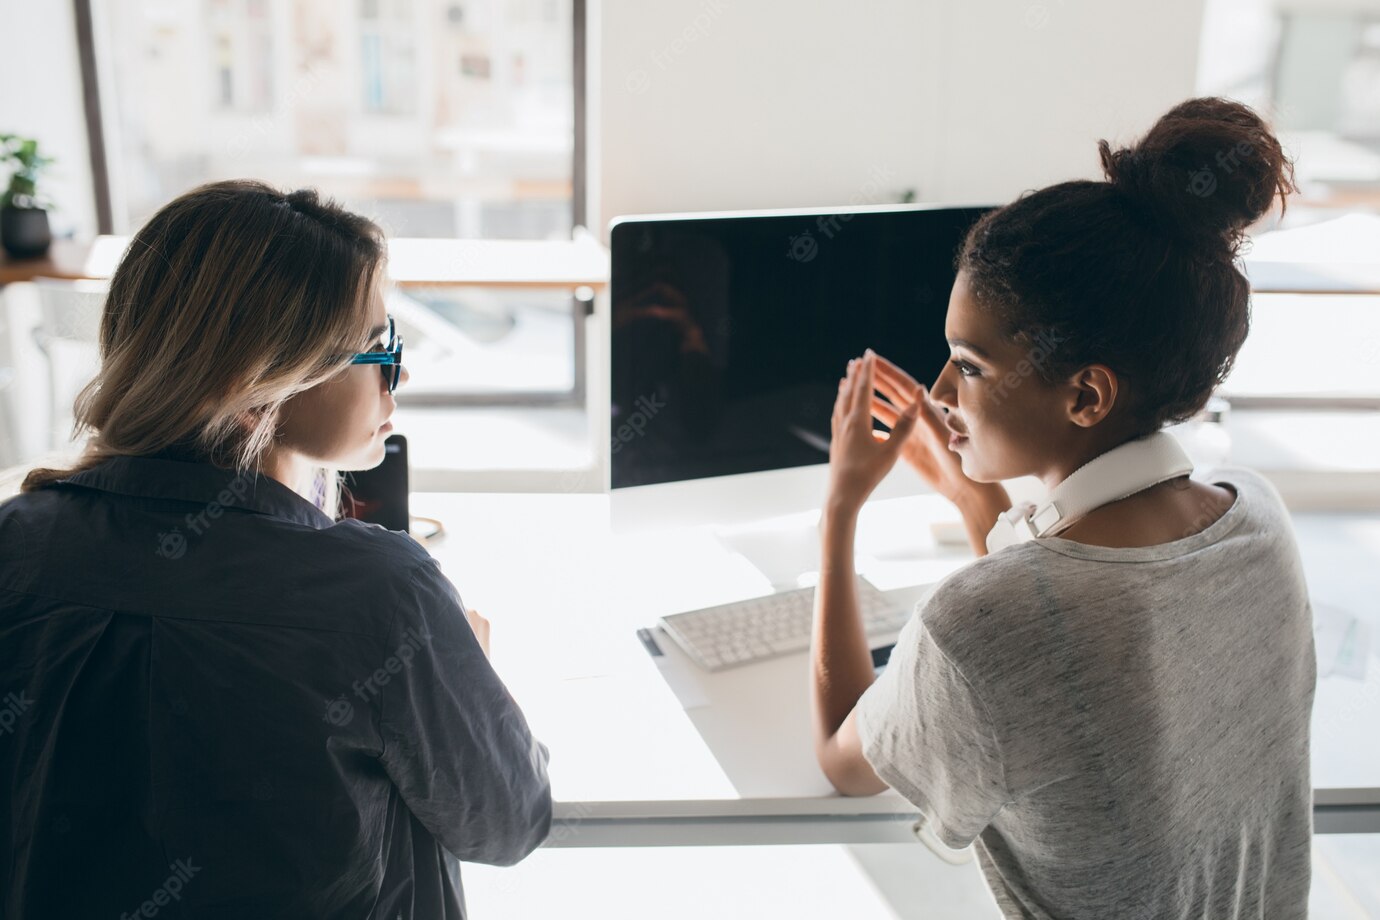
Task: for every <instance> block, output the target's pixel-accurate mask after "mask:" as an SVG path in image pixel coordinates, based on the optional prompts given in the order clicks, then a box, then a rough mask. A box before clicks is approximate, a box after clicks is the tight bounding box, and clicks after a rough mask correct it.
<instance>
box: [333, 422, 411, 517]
mask: <svg viewBox="0 0 1380 920" xmlns="http://www.w3.org/2000/svg"><path fill="white" fill-rule="evenodd" d="M383 450H384V453H383V462H382V463H380V464H379V465H378V466H376V467H374V468H373V469H372V470H356V471H354V472H351V473H346V474H345V476H344V477H343V478H344V488H343V494H342V495H341V502H340V505H341V508H342V510H343V511H344V512H345V517H351V518H357V519H358V520H361V521H367V522H368V523H370V524H380V525H382V526H384V527H387V528H388V529H389V530H401V531H403V532H404V533H406V532H407V530H408V524H409V523H410V514H409V512H408V507H407V438H405V437H403V436H402V435H400V434H390V435H389V436H388V439H387V440H386V441H384V442H383Z"/></svg>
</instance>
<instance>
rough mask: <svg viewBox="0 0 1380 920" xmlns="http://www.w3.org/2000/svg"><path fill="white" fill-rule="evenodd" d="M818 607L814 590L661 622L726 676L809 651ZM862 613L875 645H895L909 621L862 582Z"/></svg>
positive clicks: (694, 657)
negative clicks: (747, 666) (742, 667)
mask: <svg viewBox="0 0 1380 920" xmlns="http://www.w3.org/2000/svg"><path fill="white" fill-rule="evenodd" d="M814 607H815V589H814V588H800V589H798V590H795V591H782V592H781V593H779V594H768V595H767V596H766V597H754V598H752V599H751V600H746V601H738V602H736V603H733V604H723V605H720V606H718V607H705V608H703V609H702V610H690V611H687V612H685V613H676V614H672V615H671V616H667V617H662V618H661V620H660V626H661V628H662V629H663V630H665V631H666V633H667V634H668V635H669V636H670V637H671V638H672V639H674V640H675V642H676V644H677V645H679V646H680V647H681V648H682V649H684V650H685V654H687V655H689V656H690V658H691V659H692V660H693V661H694V662H695V663H696V664H698V665H699V666H700V667H702V668H704V669H705V670H707V671H722V670H723V669H724V668H731V667H736V666H738V665H745V664H751V663H753V662H755V661H761V660H763V659H764V658H775V657H777V656H778V655H789V654H790V653H792V652H800V651H804V650H805V649H807V648H809V647H810V629H811V626H812V624H813V620H814ZM858 609H859V611H860V612H861V614H862V621H863V631H864V632H865V633H866V634H867V637H868V639H869V641H872V642H874V643H875V642H877V641H881V642H894V641H895V639H896V635H897V633H899V632H900V631H901V627H902V626H904V625H905V623H906V620H907V619H909V618H910V611H909V610H908V609H904V608H900V607H897V606H896V605H895V604H894V603H893V602H891V601H889V600H887V597H886V595H884V594H882V592H881V591H878V590H877V588H876V587H875V586H874V585H873V584H872V583H871V582H869V581H865V580H863V579H861V578H859V579H858Z"/></svg>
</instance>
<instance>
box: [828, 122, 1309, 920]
mask: <svg viewBox="0 0 1380 920" xmlns="http://www.w3.org/2000/svg"><path fill="white" fill-rule="evenodd" d="M1099 150H1100V153H1101V161H1102V166H1103V170H1104V172H1105V175H1106V179H1105V181H1073V182H1063V183H1059V184H1057V185H1052V186H1050V187H1048V188H1044V189H1040V190H1039V191H1035V192H1031V193H1027V194H1025V195H1023V196H1022V197H1020V198H1019V199H1017V200H1016V201H1014V202H1012V203H1011V204H1009V205H1006V206H1005V207H1002V208H999V209H996V210H994V211H992V212H989V213H988V214H986V215H985V216H984V217H983V218H982V219H981V220H979V221H978V223H977V224H976V225H975V226H974V227H973V228H972V230H971V232H970V233H969V234H968V236H967V239H966V241H965V243H964V244H963V246H962V249H961V251H960V253H959V254H958V259H957V268H958V275H957V280H956V282H955V284H954V288H953V292H952V295H951V297H950V300H949V309H948V315H947V317H946V322H945V335H946V337H947V339H948V342H949V345H950V349H951V360H950V361H949V363H948V364H947V365H946V366H945V368H944V370H943V372H942V373H941V374H940V375H939V378H938V379H937V380H936V381H934V383H933V384H932V385H931V386H925V385H923V384H921V383H918V382H917V381H915V380H914V379H912V378H911V376H910V375H909V374H907V373H906V372H905V371H903V370H902V369H901V368H899V367H897V366H895V365H894V364H892V363H891V362H889V361H887V360H885V359H884V358H882V357H880V356H879V355H876V354H873V353H872V352H870V351H869V352H868V353H867V354H865V355H863V356H861V357H860V358H857V359H855V360H854V361H852V362H850V364H849V367H848V371H847V374H846V376H845V377H844V378H843V379H842V380H841V381H840V384H839V395H838V401H837V404H836V407H835V410H834V420H833V426H834V440H833V444H832V446H831V450H830V491H829V496H828V500H827V502H826V506H825V511H824V514H823V516H822V520H821V529H822V533H823V538H824V559H823V563H822V565H821V575H820V586H819V589H818V593H817V608H816V623H815V641H814V644H813V648H812V657H813V671H814V677H813V681H814V696H813V700H814V712H815V737H816V747H817V753H818V757H819V761H820V764H821V766H822V768H823V769H824V772H825V774H826V775H827V776H828V777H829V778H830V780H831V781H832V782H833V783H834V785H835V786H836V787H837V788H838V789H839V790H840V791H841V792H843V793H845V794H850V795H866V794H872V793H875V792H879V791H881V790H882V789H884V788H885V787H887V786H890V787H892V788H894V789H896V790H897V791H898V792H900V793H901V794H903V795H904V796H905V797H906V798H907V799H909V800H910V801H911V802H912V803H914V804H915V806H916V807H917V808H919V809H920V811H921V812H923V814H924V817H925V821H926V824H927V825H928V827H929V830H930V831H932V832H933V833H934V835H935V836H937V838H938V839H939V840H940V841H942V842H943V843H944V844H945V845H947V846H949V847H964V846H966V845H968V844H973V845H974V848H975V850H976V854H977V857H978V861H979V864H980V866H981V868H982V871H983V874H984V876H985V877H986V880H987V882H988V884H989V887H990V888H991V890H992V892H993V895H994V897H995V899H996V901H997V904H998V905H999V907H1000V908H1001V910H1002V912H1003V914H1004V915H1005V916H1007V917H1012V918H1039V920H1050V918H1095V920H1105V918H1111V917H1116V918H1131V917H1144V918H1150V917H1154V918H1198V917H1212V918H1214V920H1228V918H1244V917H1269V918H1271V920H1285V918H1301V917H1304V916H1305V915H1306V912H1307V902H1308V889H1309V879H1310V875H1309V874H1310V837H1311V832H1312V790H1311V786H1310V780H1309V719H1310V714H1311V710H1312V704H1313V688H1314V681H1315V677H1316V672H1315V662H1314V654H1313V632H1312V614H1311V608H1310V606H1309V600H1308V592H1307V588H1306V585H1305V584H1304V578H1303V569H1302V566H1301V564H1300V560H1299V554H1298V550H1297V548H1296V545H1295V541H1294V536H1293V531H1292V527H1291V524H1290V520H1289V514H1288V512H1287V511H1286V510H1285V508H1284V505H1283V503H1282V501H1281V500H1280V497H1279V495H1278V493H1277V492H1276V491H1275V490H1274V489H1273V487H1272V486H1271V485H1270V484H1269V483H1268V482H1267V481H1266V480H1265V479H1264V478H1262V477H1261V476H1260V475H1259V474H1257V473H1254V472H1251V471H1249V470H1245V469H1240V468H1224V469H1215V470H1199V471H1193V472H1194V475H1193V477H1192V478H1190V477H1189V475H1188V474H1189V471H1190V470H1191V469H1192V466H1191V464H1187V465H1186V466H1185V465H1183V464H1182V463H1178V464H1177V465H1176V461H1175V460H1174V456H1175V454H1176V453H1177V454H1178V455H1181V454H1182V452H1181V451H1180V450H1179V449H1178V448H1177V446H1176V445H1173V444H1172V438H1170V436H1168V435H1165V434H1163V433H1161V431H1160V429H1162V428H1163V427H1164V426H1165V425H1167V424H1170V423H1173V422H1176V421H1180V420H1183V419H1187V418H1189V417H1191V416H1193V415H1194V414H1195V413H1197V412H1198V411H1199V410H1200V409H1202V408H1203V406H1204V404H1205V403H1206V402H1207V400H1208V397H1209V396H1210V394H1211V393H1212V391H1213V388H1214V387H1215V386H1217V385H1218V384H1219V383H1220V382H1221V381H1222V380H1223V379H1225V377H1226V375H1227V374H1228V373H1229V371H1230V370H1231V367H1232V362H1233V360H1234V359H1235V357H1236V354H1237V351H1238V350H1239V349H1240V348H1241V345H1242V343H1243V342H1244V341H1245V338H1246V333H1247V330H1248V328H1249V315H1250V311H1249V294H1250V287H1249V284H1248V282H1247V280H1246V278H1245V276H1244V275H1243V274H1242V272H1241V269H1240V266H1239V265H1238V263H1237V255H1238V249H1239V246H1240V244H1241V241H1242V238H1243V233H1244V231H1245V229H1246V228H1247V227H1248V226H1249V225H1250V224H1252V223H1253V222H1255V221H1257V220H1259V219H1260V218H1261V217H1262V216H1264V215H1265V214H1266V213H1267V212H1268V211H1269V210H1270V209H1271V208H1272V206H1273V205H1274V203H1275V201H1276V199H1282V198H1283V197H1284V196H1285V195H1286V194H1287V193H1288V192H1290V191H1291V190H1292V189H1293V178H1292V167H1291V164H1290V162H1289V160H1288V159H1287V157H1286V156H1285V154H1284V151H1283V150H1282V149H1281V147H1280V145H1279V142H1278V141H1277V140H1276V138H1275V137H1274V135H1273V134H1272V133H1271V131H1270V129H1269V128H1268V127H1267V126H1266V124H1265V123H1264V122H1263V121H1262V120H1261V119H1260V117H1259V116H1258V115H1257V114H1256V113H1255V112H1253V111H1251V110H1250V109H1249V108H1247V107H1246V106H1244V105H1240V104H1238V103H1235V102H1231V101H1228V100H1224V99H1212V98H1208V99H1192V100H1189V101H1187V102H1184V103H1182V104H1181V105H1178V106H1176V107H1175V108H1174V109H1172V110H1171V111H1169V112H1168V113H1167V114H1165V115H1164V116H1163V117H1162V118H1161V119H1160V120H1159V121H1158V122H1157V123H1156V124H1155V125H1154V127H1152V128H1151V129H1150V131H1149V133H1148V134H1146V135H1145V136H1144V137H1143V138H1142V139H1141V140H1140V141H1139V142H1138V143H1136V144H1134V145H1132V146H1130V147H1126V148H1122V149H1113V148H1112V147H1111V146H1110V145H1108V144H1107V143H1106V142H1105V141H1103V142H1101V143H1100V145H1099ZM884 344H885V343H879V346H881V345H884ZM874 419H876V420H880V421H881V422H882V423H883V424H885V425H887V426H889V427H890V428H891V433H890V436H889V437H887V438H879V437H877V436H874V434H873V431H872V428H873V420H874ZM1152 449H1153V451H1158V452H1160V454H1159V455H1158V456H1159V459H1158V460H1155V461H1154V462H1158V463H1161V464H1162V465H1163V460H1164V458H1166V457H1167V458H1168V459H1169V461H1170V462H1169V464H1168V466H1169V469H1170V472H1169V473H1168V474H1167V475H1165V474H1163V472H1161V474H1160V478H1158V479H1157V478H1155V477H1154V476H1151V477H1149V478H1148V479H1147V481H1145V482H1143V483H1140V484H1138V485H1137V486H1135V487H1133V488H1132V489H1129V490H1126V491H1123V492H1121V493H1119V497H1117V496H1115V495H1112V496H1108V497H1106V498H1104V499H1101V500H1100V501H1099V503H1095V504H1093V506H1092V507H1091V509H1088V508H1083V509H1082V510H1081V512H1079V511H1075V510H1073V508H1074V505H1073V504H1070V503H1069V501H1066V499H1068V497H1069V496H1071V495H1075V494H1076V493H1077V491H1078V490H1083V489H1084V488H1085V487H1086V486H1088V484H1089V482H1091V481H1092V479H1094V478H1097V477H1103V478H1106V477H1113V478H1115V477H1116V476H1130V475H1132V474H1133V473H1135V470H1133V469H1132V468H1131V466H1130V465H1129V463H1128V462H1123V461H1125V458H1131V457H1135V458H1139V459H1138V460H1137V462H1140V460H1145V459H1146V458H1147V457H1150V453H1149V452H1150V451H1152ZM899 457H905V458H906V460H907V461H908V462H909V463H910V464H911V465H912V466H914V467H915V469H916V470H917V471H918V472H919V473H920V475H921V476H922V477H923V478H924V479H925V480H926V481H927V482H928V483H929V484H930V485H931V486H932V487H933V488H934V489H935V490H936V491H937V492H939V493H940V494H942V495H944V496H945V497H947V498H949V499H950V500H952V501H953V503H954V504H955V505H956V506H957V507H958V508H959V509H960V510H961V512H962V514H963V518H964V521H965V524H966V526H967V532H968V535H969V540H970V542H971V543H972V545H973V548H974V550H975V552H976V553H977V555H978V556H980V557H982V558H979V559H978V560H977V561H975V562H974V563H972V564H971V565H968V566H966V567H965V568H963V569H962V570H960V571H958V572H956V573H954V574H953V575H952V576H950V577H949V578H947V579H945V580H944V581H943V582H942V583H940V584H939V585H938V586H937V588H936V589H935V590H934V591H933V593H932V594H931V595H930V596H929V597H928V598H927V600H926V601H925V602H924V603H923V604H922V605H921V607H920V609H919V610H918V612H917V615H916V616H914V617H912V619H911V621H910V623H909V624H908V625H907V627H906V629H905V631H904V632H903V633H902V635H901V637H900V639H899V640H898V642H897V644H896V648H895V651H894V652H893V654H892V657H891V660H890V663H889V664H888V666H887V668H886V670H885V671H884V672H883V673H882V675H881V676H880V677H878V678H875V679H874V672H873V666H872V661H871V658H870V656H869V654H868V648H867V645H866V641H865V639H864V635H863V631H862V628H861V626H860V625H859V620H858V614H857V602H856V598H855V595H854V587H853V580H852V576H853V555H852V553H853V549H852V546H853V538H854V528H855V524H856V520H857V516H858V511H859V508H860V507H861V506H862V504H863V502H864V501H865V500H866V498H867V496H868V495H869V494H870V493H871V492H872V490H873V489H874V488H875V487H876V485H877V484H878V482H879V481H880V480H881V479H882V477H883V476H884V475H885V474H886V473H887V471H888V470H889V469H890V468H891V467H892V466H893V465H894V463H895V462H896V460H897V459H898V458H899ZM1146 462H1147V463H1151V461H1149V460H1147V461H1146ZM1153 466H1154V463H1151V467H1153ZM1094 469H1096V470H1097V477H1090V475H1089V474H1088V472H1087V471H1090V470H1094ZM1018 476H1034V477H1038V478H1039V479H1040V480H1041V481H1042V482H1043V483H1044V484H1045V486H1046V487H1047V488H1048V489H1049V490H1050V491H1051V494H1052V495H1062V496H1063V498H1061V499H1059V501H1064V502H1065V507H1064V508H1063V509H1062V510H1061V509H1060V508H1059V507H1058V505H1059V501H1056V502H1053V503H1052V504H1051V503H1045V504H1042V505H1040V506H1038V509H1039V511H1038V513H1037V512H1036V509H1032V508H1027V507H1022V508H1018V509H1012V508H1011V504H1012V503H1011V500H1010V498H1009V497H1008V495H1007V493H1006V491H1005V490H1004V489H1003V487H1002V486H1001V485H1000V481H1001V480H1006V479H1012V478H1015V477H1018ZM1075 485H1076V488H1075ZM1061 486H1064V488H1063V489H1061V488H1060V487H1061ZM1046 512H1048V516H1045V514H1046ZM1050 522H1053V523H1050ZM1013 534H1014V536H1013ZM989 548H990V549H991V551H990V552H989Z"/></svg>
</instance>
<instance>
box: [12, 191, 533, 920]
mask: <svg viewBox="0 0 1380 920" xmlns="http://www.w3.org/2000/svg"><path fill="white" fill-rule="evenodd" d="M385 258H386V252H385V244H384V240H383V236H382V233H381V231H380V230H379V229H378V227H377V226H375V225H374V224H373V223H371V222H370V221H368V220H366V219H364V218H362V217H359V216H357V215H355V214H351V213H349V212H347V211H345V210H343V209H341V208H339V207H337V206H336V205H335V204H333V203H331V202H329V201H322V200H320V199H318V197H317V195H316V193H315V192H313V191H310V190H300V191H295V192H292V193H291V194H283V193H281V192H278V191H276V190H274V189H272V188H270V187H268V186H265V185H262V184H260V183H257V182H249V181H231V182H218V183H213V184H210V185H205V186H202V187H200V188H197V189H195V190H193V191H191V192H189V193H187V194H185V195H183V196H182V197H180V198H178V199H177V200H175V201H173V202H171V203H170V204H168V205H167V206H166V207H164V208H163V209H162V210H161V211H160V212H158V213H157V214H156V215H155V216H154V217H153V218H152V219H151V220H150V221H149V223H148V224H147V225H146V226H144V227H143V228H142V229H141V230H140V231H139V232H138V233H137V234H136V235H135V237H134V239H133V240H132V241H131V243H130V246H129V249H128V251H127V252H126V253H125V256H124V258H123V260H122V261H121V263H120V266H119V268H118V270H117V271H116V273H115V276H114V278H113V279H112V281H111V286H110V294H109V297H108V299H107V302H106V306H105V312H104V315H103V317H102V321H101V331H100V349H101V366H100V370H99V373H98V374H97V376H96V378H95V379H94V380H93V381H92V383H91V384H90V385H89V386H88V387H87V388H86V389H85V390H84V391H83V392H82V393H81V395H80V396H79V398H78V400H77V406H76V418H77V426H78V429H80V430H84V431H85V432H86V433H87V434H88V435H89V439H88V442H87V446H86V448H85V452H84V453H83V454H82V455H81V457H80V458H79V459H78V460H77V461H76V463H75V464H74V465H73V466H71V467H70V468H66V469H35V470H33V471H32V472H30V474H29V475H28V477H27V478H26V479H25V481H24V485H23V490H22V493H21V494H20V495H18V496H16V497H15V498H13V499H11V500H9V501H8V502H5V503H4V504H0V681H3V684H0V697H5V695H6V694H9V695H10V698H12V699H14V700H18V701H19V703H18V708H17V710H16V711H14V712H13V713H12V716H13V718H12V719H7V720H6V723H5V724H6V731H5V732H4V737H2V738H0V776H2V777H3V779H4V780H5V782H6V785H7V787H8V789H9V795H8V796H6V797H5V798H4V799H0V828H3V830H2V831H0V899H3V906H0V915H3V916H6V917H10V918H14V920H20V918H27V917H89V916H110V917H121V916H153V915H154V912H156V911H166V912H167V913H166V914H165V915H167V916H174V915H182V916H195V917H220V916H231V915H234V916H254V917H278V916H282V917H306V916H311V917H351V918H360V917H380V918H384V917H386V918H389V920H393V918H397V917H419V918H458V917H462V916H463V915H464V899H463V895H462V892H461V888H460V877H459V867H458V864H457V860H468V861H475V862H484V863H491V864H500V865H507V864H511V863H515V862H517V861H518V860H520V859H522V858H523V857H524V856H526V855H527V854H528V853H529V852H531V850H532V849H533V848H535V847H536V846H537V845H538V844H539V843H540V842H541V841H542V840H543V839H544V838H545V837H546V834H547V831H548V828H549V825H550V820H551V795H550V787H549V783H548V781H547V776H546V759H547V754H546V749H545V747H544V746H542V745H541V744H540V743H539V742H537V741H535V740H534V739H533V738H532V735H531V733H530V732H529V730H528V727H527V724H526V721H525V720H524V718H523V715H522V712H521V711H520V710H519V709H518V707H517V705H516V703H515V702H514V700H513V699H512V697H511V696H510V695H509V693H508V692H507V690H506V689H505V687H504V686H503V684H502V683H501V682H500V680H499V679H498V677H497V676H496V675H495V674H494V672H493V670H492V668H491V667H490V666H489V663H488V658H487V641H488V624H487V622H486V621H484V620H483V618H481V617H479V616H478V615H477V614H474V613H473V612H472V611H467V610H466V608H465V606H464V605H463V603H462V602H461V600H460V597H459V595H458V594H457V593H456V590H455V588H454V586H453V585H452V584H451V583H450V581H449V580H447V578H446V577H445V576H444V575H443V574H442V573H441V572H440V570H439V567H438V565H437V563H436V561H435V560H434V559H433V558H432V557H431V556H430V555H429V554H428V553H427V552H426V551H425V550H424V549H423V548H422V547H421V546H420V545H419V544H418V543H417V542H416V541H414V540H412V539H411V538H410V537H408V536H407V535H406V534H402V533H395V532H390V531H388V530H385V529H383V528H381V527H378V526H375V525H370V524H364V523H361V522H359V521H354V520H339V519H338V517H339V514H338V505H339V486H338V474H339V472H341V471H347V470H362V469H368V468H371V467H374V466H376V465H378V464H379V463H380V462H381V461H382V459H383V456H384V439H385V437H386V435H387V432H388V430H389V429H390V428H391V424H390V422H389V418H390V416H391V415H392V413H393V409H394V405H395V404H394V399H393V391H394V390H395V389H396V388H397V386H398V385H399V384H401V383H405V382H406V381H407V371H406V370H405V369H404V368H403V366H402V340H401V338H400V337H398V336H397V335H396V334H395V332H394V329H393V323H392V320H391V318H390V317H389V316H388V315H387V314H386V312H385V309H384V298H383V289H384V283H385V267H386V266H385ZM370 365H373V366H370ZM304 496H311V498H312V500H308V498H306V497H304ZM14 708H15V707H14V706H13V705H12V706H11V709H14Z"/></svg>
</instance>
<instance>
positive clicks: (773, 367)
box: [609, 205, 988, 490]
mask: <svg viewBox="0 0 1380 920" xmlns="http://www.w3.org/2000/svg"><path fill="white" fill-rule="evenodd" d="M987 210H988V208H986V207H972V206H965V207H941V206H926V205H898V206H883V207H869V208H856V209H839V210H828V211H820V210H808V211H807V210H799V211H758V212H737V213H712V214H676V215H648V216H640V217H628V218H621V219H619V220H616V221H614V222H613V224H612V226H611V229H610V248H611V257H612V264H611V271H612V286H611V291H610V301H611V317H610V335H611V344H610V365H611V379H610V397H611V399H610V403H611V406H610V409H611V412H610V429H609V433H610V443H609V449H610V455H609V456H610V480H611V485H612V487H613V488H614V489H615V490H620V489H626V488H628V487H637V486H648V485H653V484H663V483H676V482H687V481H692V480H701V479H706V478H710V477H737V476H741V475H742V474H751V473H758V472H763V471H768V470H789V469H794V468H798V467H807V466H811V465H818V464H824V463H827V461H828V451H829V438H830V417H831V413H832V409H833V404H834V398H835V395H836V394H837V390H838V380H839V377H840V376H842V375H843V373H844V371H845V367H846V364H847V362H848V359H849V358H852V357H854V356H857V355H860V354H862V352H863V350H864V349H866V348H869V347H871V348H873V349H875V350H877V351H878V352H879V353H881V354H883V355H885V356H886V357H888V358H890V359H891V360H893V361H895V362H896V363H898V364H899V365H901V366H902V367H904V368H905V369H906V370H908V371H910V373H911V374H912V375H914V376H915V377H916V379H918V380H921V381H922V382H926V383H928V382H932V381H933V380H934V378H935V377H936V376H938V374H939V372H940V371H941V370H942V368H943V363H944V362H945V361H946V360H948V357H949V348H948V344H947V343H946V342H945V339H944V317H945V313H946V311H947V308H948V301H949V292H950V289H951V288H952V287H953V281H954V256H955V253H956V251H957V249H958V247H959V246H960V244H961V243H962V241H963V238H964V236H965V234H966V233H967V231H968V229H969V228H970V227H971V226H972V224H973V223H974V222H975V221H976V220H977V219H978V218H979V217H980V216H981V215H982V214H983V213H985V212H986V211H987ZM796 479H797V480H798V481H800V482H807V481H813V480H812V479H810V477H808V476H807V477H804V478H801V477H796Z"/></svg>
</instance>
